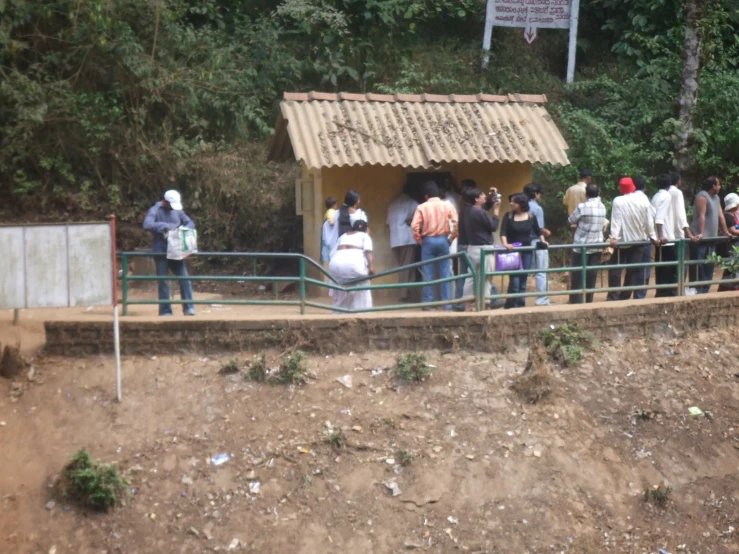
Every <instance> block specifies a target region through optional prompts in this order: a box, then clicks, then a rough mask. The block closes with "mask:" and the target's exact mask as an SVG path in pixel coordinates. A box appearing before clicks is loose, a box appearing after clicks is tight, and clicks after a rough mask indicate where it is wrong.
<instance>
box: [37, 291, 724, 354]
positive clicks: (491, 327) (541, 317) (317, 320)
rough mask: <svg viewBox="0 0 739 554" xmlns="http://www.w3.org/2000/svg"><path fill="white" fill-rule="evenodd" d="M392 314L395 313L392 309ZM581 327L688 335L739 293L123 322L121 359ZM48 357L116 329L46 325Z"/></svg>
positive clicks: (104, 345) (98, 348)
mask: <svg viewBox="0 0 739 554" xmlns="http://www.w3.org/2000/svg"><path fill="white" fill-rule="evenodd" d="M388 313H391V312H388ZM567 322H575V323H578V324H579V325H580V326H581V327H583V328H585V329H588V330H590V331H591V332H593V333H594V334H595V335H596V336H597V337H599V338H601V339H609V338H610V339H614V338H624V337H628V336H629V335H637V334H638V335H655V334H669V335H673V336H674V334H675V333H685V332H689V331H690V330H692V329H706V328H711V327H726V326H730V325H737V323H739V294H737V293H725V294H711V295H704V296H694V297H688V298H680V299H674V300H668V299H654V300H642V301H626V302H613V303H601V304H591V305H588V306H583V307H579V306H560V307H552V308H545V309H531V310H516V311H514V312H501V311H497V312H484V313H479V314H478V313H472V314H448V315H447V314H444V313H442V312H433V313H432V314H431V315H428V316H423V315H420V314H418V315H416V314H413V315H411V316H408V315H406V316H397V315H388V316H386V317H366V318H362V317H335V318H331V317H315V316H305V317H303V318H299V319H298V318H296V319H276V320H273V321H265V320H261V321H256V320H220V321H219V320H206V319H201V320H198V319H197V318H189V319H186V320H171V319H167V320H162V321H136V320H135V319H124V320H122V321H121V352H122V354H124V355H147V356H151V355H154V354H166V353H173V352H177V353H187V352H192V353H202V354H215V353H224V352H242V351H258V350H263V349H266V348H299V349H301V350H305V351H307V352H315V353H320V354H336V353H339V352H349V351H353V352H362V351H365V350H427V349H440V350H446V349H469V350H478V351H486V352H494V351H501V350H505V349H507V348H509V347H512V346H517V345H525V344H526V343H527V342H528V340H529V338H531V337H532V336H535V335H537V334H539V333H542V332H544V331H546V330H547V329H549V328H551V326H555V327H556V326H559V325H562V324H564V323H567ZM45 327H46V352H47V353H49V354H52V355H61V356H84V355H90V354H108V353H112V351H113V326H112V324H111V323H105V322H82V321H49V322H46V323H45Z"/></svg>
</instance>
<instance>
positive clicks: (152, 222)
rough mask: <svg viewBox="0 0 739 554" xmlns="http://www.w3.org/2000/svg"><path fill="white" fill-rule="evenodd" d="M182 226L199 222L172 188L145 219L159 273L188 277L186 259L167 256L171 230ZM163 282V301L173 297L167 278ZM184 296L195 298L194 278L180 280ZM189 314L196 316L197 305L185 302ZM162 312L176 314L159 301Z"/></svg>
mask: <svg viewBox="0 0 739 554" xmlns="http://www.w3.org/2000/svg"><path fill="white" fill-rule="evenodd" d="M180 227H187V228H188V229H194V228H195V222H193V220H192V219H190V218H189V217H188V215H187V214H186V213H185V212H184V211H182V199H181V197H180V193H179V192H177V191H176V190H168V191H167V192H165V193H164V199H163V200H160V201H159V202H157V203H156V204H154V205H153V206H152V207H151V208H149V212H148V213H147V214H146V219H144V230H145V231H151V234H152V237H153V239H154V240H153V243H152V250H153V251H154V253H155V254H157V256H155V258H154V260H155V262H156V268H157V275H158V276H160V277H164V276H167V275H168V274H169V271H170V270H171V271H172V273H174V274H175V275H177V276H178V277H187V268H186V267H185V262H184V260H168V259H167V256H166V254H167V232H168V231H172V230H174V229H179V228H180ZM157 283H158V285H159V300H169V283H168V282H167V280H166V279H162V280H160V281H157ZM180 296H181V297H182V300H192V284H191V283H190V281H186V280H181V281H180ZM182 309H183V311H184V313H185V315H195V306H193V305H192V304H183V305H182ZM159 315H172V305H171V304H159Z"/></svg>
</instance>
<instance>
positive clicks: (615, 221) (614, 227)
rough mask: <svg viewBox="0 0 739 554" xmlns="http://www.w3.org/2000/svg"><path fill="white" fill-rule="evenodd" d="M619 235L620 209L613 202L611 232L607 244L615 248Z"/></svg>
mask: <svg viewBox="0 0 739 554" xmlns="http://www.w3.org/2000/svg"><path fill="white" fill-rule="evenodd" d="M620 234H621V208H620V207H619V205H618V204H617V203H616V202H615V201H614V203H613V208H612V211H611V232H610V237H609V239H608V242H610V243H611V246H614V247H615V246H616V245H617V244H618V237H619V235H620Z"/></svg>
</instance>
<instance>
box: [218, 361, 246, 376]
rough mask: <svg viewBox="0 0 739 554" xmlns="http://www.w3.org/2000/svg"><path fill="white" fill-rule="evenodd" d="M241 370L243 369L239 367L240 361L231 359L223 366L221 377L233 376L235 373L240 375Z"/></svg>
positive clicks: (220, 371)
mask: <svg viewBox="0 0 739 554" xmlns="http://www.w3.org/2000/svg"><path fill="white" fill-rule="evenodd" d="M240 370H241V367H239V361H238V360H237V359H236V358H231V359H230V360H229V361H228V362H226V363H225V364H223V365H221V369H220V370H219V373H220V374H221V375H231V374H233V373H238V372H239V371H240Z"/></svg>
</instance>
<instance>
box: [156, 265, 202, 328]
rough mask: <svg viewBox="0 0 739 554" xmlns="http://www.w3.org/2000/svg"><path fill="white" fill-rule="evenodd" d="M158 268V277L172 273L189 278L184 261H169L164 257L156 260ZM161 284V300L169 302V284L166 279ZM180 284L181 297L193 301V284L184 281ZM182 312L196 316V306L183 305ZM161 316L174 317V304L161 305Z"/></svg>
mask: <svg viewBox="0 0 739 554" xmlns="http://www.w3.org/2000/svg"><path fill="white" fill-rule="evenodd" d="M154 260H155V261H156V266H157V275H158V276H160V277H163V276H165V275H168V274H169V270H171V271H172V273H174V274H175V275H177V276H178V277H187V268H186V267H185V262H184V261H183V260H168V259H167V258H165V257H164V255H162V256H157V257H156V258H154ZM157 282H158V283H159V300H169V282H168V281H167V280H166V279H162V280H161V281H157ZM179 283H180V296H182V300H192V283H190V281H185V280H184V279H183V280H182V281H180V282H179ZM182 311H183V312H184V313H185V315H195V306H193V305H192V304H183V305H182ZM159 315H172V304H159Z"/></svg>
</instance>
